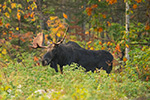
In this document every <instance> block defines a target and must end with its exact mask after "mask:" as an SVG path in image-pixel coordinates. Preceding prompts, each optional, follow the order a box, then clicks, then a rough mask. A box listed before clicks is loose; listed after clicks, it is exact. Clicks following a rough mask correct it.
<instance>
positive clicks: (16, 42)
mask: <svg viewBox="0 0 150 100" xmlns="http://www.w3.org/2000/svg"><path fill="white" fill-rule="evenodd" d="M128 5H129V6H128ZM128 7H129V8H128ZM67 27H69V30H68V32H67V35H66V37H65V42H67V41H75V42H77V43H78V44H79V45H80V46H82V47H83V48H86V49H90V50H107V51H110V52H111V53H112V55H113V56H114V61H113V66H114V67H113V71H112V74H113V75H116V78H117V79H115V76H112V77H109V78H112V79H114V80H115V81H114V82H116V83H117V82H118V84H119V83H123V79H122V78H121V77H119V76H122V77H123V76H125V77H126V78H125V79H128V78H129V79H130V78H131V77H134V78H133V80H132V81H131V82H134V81H137V80H138V82H139V83H138V84H144V86H143V85H141V87H144V89H145V90H141V91H144V92H143V93H145V94H148V93H149V92H150V91H148V89H150V86H149V85H148V84H147V83H149V80H150V67H149V66H150V48H149V46H150V0H0V67H1V75H0V77H1V78H2V79H1V80H0V85H1V88H0V90H1V91H2V92H0V98H3V96H4V97H5V98H11V97H10V95H8V94H10V93H9V92H8V91H7V90H9V89H11V90H13V89H14V91H15V89H16V87H15V85H16V86H17V85H18V84H15V83H13V81H12V80H11V78H10V77H14V80H15V79H16V78H15V77H16V76H15V75H20V74H19V73H17V74H12V72H13V73H14V72H15V70H18V71H19V69H20V72H21V71H23V69H24V68H28V67H29V69H30V68H33V70H37V69H36V68H37V66H38V68H39V69H41V68H42V66H41V64H40V63H41V58H42V56H43V55H44V53H46V50H44V49H33V48H31V45H32V41H33V39H34V38H35V37H36V36H37V34H38V33H41V32H42V33H44V40H42V42H43V45H48V44H49V43H51V41H54V42H57V41H59V40H60V39H61V38H63V37H64V34H65V30H66V28H67ZM29 62H30V63H29ZM17 66H20V67H21V68H23V69H21V68H20V67H19V68H18V67H17ZM15 67H16V68H15ZM35 67H36V68H35ZM13 68H14V70H12V69H13ZM17 68H18V69H17ZM10 69H11V70H10ZM66 69H67V67H66ZM6 70H7V71H6ZM41 70H45V69H41ZM25 71H28V70H27V69H25ZM8 72H10V73H8ZM22 73H25V72H22ZM72 73H74V72H72ZM75 73H76V74H78V73H77V72H75ZM36 74H37V73H36ZM36 74H35V75H36ZM53 74H54V72H52V73H51V75H52V76H53ZM105 74H106V73H105ZM21 75H22V74H21ZM24 75H26V74H23V76H24ZM28 75H29V74H28ZM42 75H43V76H44V74H42ZM42 75H41V76H42ZM58 75H60V76H61V74H58ZM66 75H67V72H66ZM73 75H74V74H73ZM92 75H95V74H92ZM117 75H118V76H117ZM31 76H32V75H31ZM70 76H71V75H70ZM81 76H84V75H83V73H82V75H81ZM102 76H103V75H101V77H102ZM84 77H87V76H84ZM93 77H94V76H93ZM97 77H99V76H98V75H97ZM118 77H119V78H118ZM135 77H136V78H135ZM21 78H22V77H21ZM55 78H56V77H53V79H51V80H53V82H54V79H55ZM61 78H62V79H64V77H63V76H61ZM103 78H106V76H104V77H103ZM77 79H78V78H77V77H76V80H77ZM97 79H98V78H97ZM131 79H132V78H131ZM64 80H65V79H64ZM108 80H109V79H108ZM139 80H140V81H139ZM55 82H56V81H55ZM142 82H144V83H142ZM31 83H32V82H31ZM14 84H15V85H14ZM23 84H24V83H23ZM41 84H44V83H41ZM70 84H71V83H70ZM91 84H92V83H91ZM98 84H101V83H98ZM125 84H127V82H125ZM135 84H137V83H134V84H133V87H134V85H135ZM145 84H147V85H145ZM32 85H33V84H32ZM57 85H58V86H59V85H60V84H59V83H58V84H57ZM72 85H73V84H72ZM81 85H83V84H81ZM33 86H34V85H33ZM95 86H96V84H95ZM114 86H115V85H114ZM51 87H52V86H51ZM64 87H65V86H64ZM104 87H105V86H104ZM127 87H128V85H127ZM127 87H126V88H127ZM131 87H132V86H131ZM131 87H128V88H127V89H129V88H131ZM99 88H100V87H99ZM59 89H60V88H56V90H57V91H58V90H59ZM94 89H95V88H94ZM113 89H114V91H115V92H116V91H117V90H116V89H115V88H113ZM120 89H121V88H120ZM136 89H137V90H136ZM136 89H135V91H132V90H131V91H130V89H129V92H126V94H121V95H117V94H116V95H115V96H116V97H114V98H117V97H118V98H117V99H120V98H122V97H123V100H127V99H129V98H132V97H133V98H136V97H137V98H138V96H139V93H136V91H139V90H140V89H141V88H140V89H139V88H137V87H136ZM25 91H26V90H25ZM68 91H69V90H68ZM96 91H97V90H96ZM114 91H113V92H114ZM118 91H120V90H118ZM127 91H128V90H127ZM32 92H33V91H32ZM32 92H30V93H32ZM55 92H56V91H55ZM124 92H125V91H122V93H124ZM133 92H134V95H129V94H132V93H133ZM66 93H68V92H67V90H66ZM75 93H78V92H75ZM95 93H97V92H95ZM140 93H141V92H140ZM14 94H17V93H16V92H14ZM61 94H63V95H64V94H65V92H60V94H59V95H60V97H61V96H62V95H61ZM79 94H80V93H79ZM89 94H90V93H89ZM102 94H103V93H102ZM21 95H23V94H19V96H18V98H21V97H23V98H27V97H28V96H29V94H28V93H26V94H25V95H24V96H21ZM68 95H70V94H68ZM75 95H76V94H75ZM86 95H87V94H86ZM123 95H125V97H124V96H123ZM143 95H144V94H141V95H140V96H139V98H141V97H142V98H147V95H144V96H143ZM79 96H81V97H82V95H79ZM31 97H32V96H31ZM37 97H39V96H37ZM55 97H57V96H56V95H54V97H53V98H55ZM60 97H59V96H58V97H57V98H55V99H54V100H56V99H60ZM81 97H75V98H76V99H81ZM85 97H88V96H85ZM101 97H102V98H103V96H101ZM5 98H3V99H5ZM35 98H36V97H35ZM68 98H69V96H68ZM83 98H84V95H83ZM85 99H87V98H85ZM103 99H107V98H105V97H104V98H103Z"/></svg>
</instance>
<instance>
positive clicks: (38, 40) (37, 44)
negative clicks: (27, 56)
mask: <svg viewBox="0 0 150 100" xmlns="http://www.w3.org/2000/svg"><path fill="white" fill-rule="evenodd" d="M43 42H44V35H43V33H39V34H37V36H36V37H35V38H34V39H33V43H32V44H33V45H32V46H31V47H32V48H34V49H36V48H48V47H49V46H50V44H49V45H48V46H43Z"/></svg>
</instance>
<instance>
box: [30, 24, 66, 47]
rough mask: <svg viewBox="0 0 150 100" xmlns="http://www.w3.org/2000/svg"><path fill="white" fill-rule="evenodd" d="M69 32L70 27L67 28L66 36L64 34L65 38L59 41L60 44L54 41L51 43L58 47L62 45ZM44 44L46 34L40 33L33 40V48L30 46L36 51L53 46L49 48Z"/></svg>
mask: <svg viewBox="0 0 150 100" xmlns="http://www.w3.org/2000/svg"><path fill="white" fill-rule="evenodd" d="M67 31H68V27H67V29H66V31H65V34H64V37H63V38H62V39H61V40H60V41H59V42H57V43H54V42H53V41H51V42H52V43H53V44H56V45H59V44H61V43H62V42H63V41H64V39H65V37H66V33H67ZM43 42H44V34H43V33H39V34H37V36H36V37H35V38H34V39H33V43H32V44H33V45H32V46H30V47H32V48H34V49H36V48H46V49H47V48H49V47H50V46H51V45H52V44H49V45H48V46H43Z"/></svg>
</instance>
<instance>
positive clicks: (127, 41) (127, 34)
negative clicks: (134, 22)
mask: <svg viewBox="0 0 150 100" xmlns="http://www.w3.org/2000/svg"><path fill="white" fill-rule="evenodd" d="M125 19H126V44H127V45H128V44H129V3H128V0H126V16H125ZM125 57H126V58H127V59H128V60H129V47H128V46H126V47H125Z"/></svg>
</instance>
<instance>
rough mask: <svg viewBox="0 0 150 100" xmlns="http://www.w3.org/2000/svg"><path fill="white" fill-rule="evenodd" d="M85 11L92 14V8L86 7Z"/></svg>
mask: <svg viewBox="0 0 150 100" xmlns="http://www.w3.org/2000/svg"><path fill="white" fill-rule="evenodd" d="M86 12H87V14H88V16H91V14H92V8H90V7H87V8H86Z"/></svg>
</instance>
